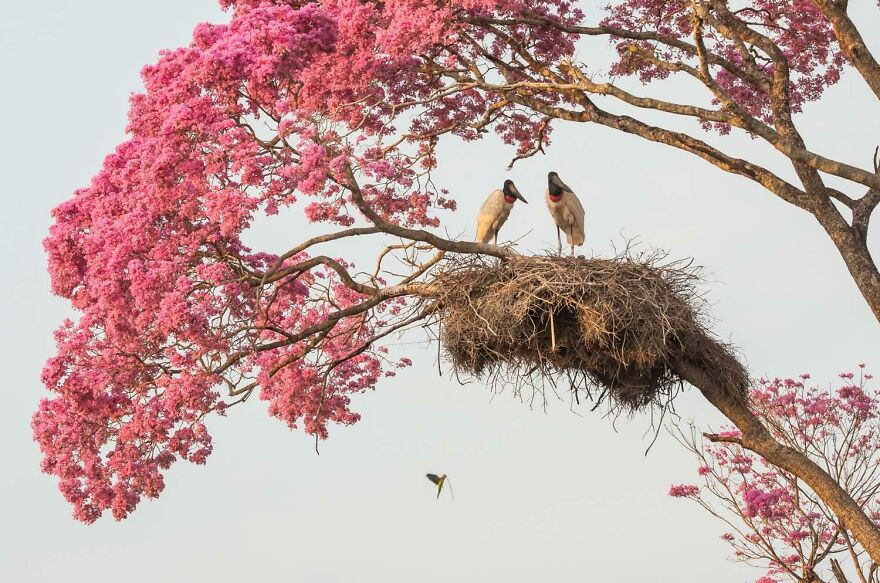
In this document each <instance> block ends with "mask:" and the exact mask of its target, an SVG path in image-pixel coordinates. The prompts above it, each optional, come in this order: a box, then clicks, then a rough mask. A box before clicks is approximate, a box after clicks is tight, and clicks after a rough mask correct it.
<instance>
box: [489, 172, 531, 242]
mask: <svg viewBox="0 0 880 583" xmlns="http://www.w3.org/2000/svg"><path fill="white" fill-rule="evenodd" d="M517 199H519V200H521V201H523V202H524V203H526V204H528V201H527V200H526V199H525V198H524V197H523V195H522V194H520V192H519V190H518V189H517V188H516V186H515V185H514V184H513V180H505V181H504V186H503V187H502V188H501V190H495V191H492V194H490V195H489V196H488V197H487V198H486V202H484V203H483V206H481V207H480V213H479V214H478V215H477V239H476V240H477V242H478V243H488V242H489V241H492V243H494V244H497V243H498V231H499V230H500V229H501V226H502V225H503V224H504V223H505V221H507V217H508V216H509V215H510V209H512V208H513V203H514V202H516V200H517Z"/></svg>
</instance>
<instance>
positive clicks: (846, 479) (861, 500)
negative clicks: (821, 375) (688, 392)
mask: <svg viewBox="0 0 880 583" xmlns="http://www.w3.org/2000/svg"><path fill="white" fill-rule="evenodd" d="M862 366H864V365H862ZM809 378H810V375H808V374H805V375H802V376H801V377H800V378H798V379H784V380H781V379H773V380H767V379H762V380H761V381H760V382H759V384H758V386H757V387H756V388H755V390H753V392H752V394H751V405H752V408H753V409H754V410H755V412H756V414H757V415H758V416H759V417H760V418H761V420H762V421H763V422H764V423H765V424H766V426H767V427H768V428H769V429H770V430H771V432H772V433H773V434H774V436H775V437H776V438H777V439H778V440H779V441H780V442H781V443H784V444H786V445H789V446H791V447H793V448H795V449H796V450H798V451H801V452H803V453H804V454H806V455H807V456H809V457H810V458H811V459H813V460H814V461H816V462H817V463H818V464H819V465H820V466H821V467H822V468H823V469H825V470H826V471H827V472H828V473H829V474H831V475H832V476H833V477H834V478H835V479H836V480H837V481H838V482H839V483H841V484H843V485H845V487H846V490H847V492H849V493H850V494H851V495H852V497H853V498H854V499H855V500H856V502H857V503H858V504H860V505H861V506H862V507H863V508H864V509H865V511H866V512H867V513H868V515H869V516H870V517H871V519H872V520H873V521H874V523H875V524H877V525H878V526H880V493H878V490H880V467H878V462H880V392H878V391H877V390H876V389H869V388H868V383H869V382H870V381H871V379H872V376H871V375H870V374H866V373H864V372H862V374H860V376H859V378H858V379H856V378H855V376H854V375H853V374H852V373H844V374H842V375H841V378H842V379H843V382H842V386H840V387H839V388H838V389H836V390H834V391H828V390H821V389H818V388H816V387H814V386H810V385H808V384H806V383H807V381H808V379H809ZM681 437H682V438H683V440H682V441H683V443H684V444H685V445H686V447H688V449H690V450H691V452H693V453H694V454H695V456H696V458H697V460H698V463H699V466H698V468H697V474H698V475H699V476H700V478H701V481H702V482H703V486H702V488H700V487H699V486H697V485H694V484H680V485H674V486H672V487H671V488H670V490H669V495H670V496H673V497H678V498H689V499H692V500H695V501H697V502H698V503H699V504H700V505H701V506H702V507H703V508H704V509H705V510H707V511H709V512H710V513H711V514H713V515H714V516H716V517H718V518H720V519H722V520H723V521H724V522H725V523H726V525H727V528H728V529H729V530H728V531H727V532H725V533H724V534H723V535H722V537H721V538H722V539H723V540H725V541H726V542H728V543H729V544H730V545H731V546H732V547H733V550H734V554H735V556H736V557H737V558H738V559H740V560H743V561H748V562H750V563H752V564H757V565H762V566H765V567H767V568H769V571H768V572H767V574H766V575H765V576H764V578H762V579H761V580H760V581H763V582H765V583H770V582H774V581H778V580H780V578H786V579H790V580H793V581H805V580H814V579H811V577H815V576H816V575H817V573H818V572H820V571H822V570H829V571H832V572H833V571H835V570H837V571H839V570H840V569H841V563H843V564H846V563H850V564H849V567H848V569H850V570H855V569H857V570H858V571H859V572H860V578H859V580H862V581H864V580H867V581H875V580H876V579H875V577H877V576H878V575H880V574H878V573H877V565H876V563H872V562H871V561H870V560H865V559H861V558H859V557H860V556H861V555H862V554H863V550H862V549H861V548H860V546H859V545H858V543H857V542H856V541H855V540H854V539H853V537H852V534H851V532H850V531H849V528H848V526H847V525H846V524H845V522H844V521H843V520H842V519H841V518H840V517H838V516H837V515H836V514H835V513H834V512H833V511H832V510H830V509H829V508H828V505H827V504H825V503H824V501H823V500H822V499H821V498H819V497H818V496H816V494H815V493H814V492H813V491H812V490H811V489H810V488H809V487H807V486H806V485H805V484H804V483H803V482H802V481H801V480H799V479H798V478H797V476H794V475H792V474H791V473H789V472H786V471H782V470H780V469H779V468H777V467H774V466H772V465H770V464H768V463H767V462H766V460H764V459H762V458H760V457H758V456H755V455H753V454H751V453H749V452H747V451H745V450H744V449H743V448H742V446H741V445H740V442H739V438H740V433H739V432H738V431H727V432H724V433H720V434H717V435H708V436H707V437H708V439H709V440H710V443H706V444H702V443H700V442H699V440H697V439H695V438H694V437H695V436H693V435H681ZM853 561H854V563H853ZM829 563H830V566H829ZM834 574H835V575H836V573H834Z"/></svg>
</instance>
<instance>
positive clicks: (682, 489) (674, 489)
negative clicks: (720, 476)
mask: <svg viewBox="0 0 880 583" xmlns="http://www.w3.org/2000/svg"><path fill="white" fill-rule="evenodd" d="M699 493H700V488H699V487H698V486H694V485H692V484H679V485H672V486H670V487H669V495H670V496H672V497H673V498H689V497H691V496H696V495H697V494H699Z"/></svg>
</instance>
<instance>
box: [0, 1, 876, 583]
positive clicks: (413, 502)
mask: <svg viewBox="0 0 880 583" xmlns="http://www.w3.org/2000/svg"><path fill="white" fill-rule="evenodd" d="M6 4H7V6H4V8H3V9H2V11H0V78H2V79H4V80H5V83H4V90H3V91H2V92H0V107H2V110H3V111H5V112H6V118H5V119H4V123H3V127H2V134H0V135H2V137H0V161H2V162H0V164H2V166H0V168H2V171H3V176H4V177H5V180H6V182H5V187H4V194H3V200H5V201H6V207H5V209H4V212H3V213H2V215H0V221H2V227H3V228H2V231H0V233H2V235H0V237H2V238H0V246H2V247H0V248H2V251H3V257H4V258H5V261H4V267H5V270H4V271H5V273H6V282H5V285H3V286H2V287H0V306H2V310H0V317H2V321H0V323H2V346H0V354H2V355H3V362H4V365H5V366H4V369H5V370H6V371H7V372H6V374H7V381H8V382H7V386H8V388H7V391H6V392H7V394H8V396H7V398H6V399H5V401H4V406H3V407H2V408H0V442H2V443H3V453H4V462H5V463H4V466H3V469H2V472H0V524H2V526H0V580H2V581H9V582H19V581H21V582H31V581H34V582H36V581H57V580H64V581H65V582H67V583H77V582H80V581H83V582H85V581H88V582H95V581H98V582H103V581H122V580H124V581H128V582H131V583H140V582H147V581H150V582H155V581H201V580H206V581H212V582H227V581H229V582H233V581H234V582H240V581H244V580H248V581H251V580H257V581H281V580H284V581H291V580H292V581H318V582H333V581H340V582H347V581H358V582H383V583H388V582H404V581H424V582H431V583H433V582H438V583H439V582H441V581H453V580H454V581H496V580H503V581H506V582H508V583H519V582H527V581H528V582H531V581H535V580H541V581H545V580H546V581H603V582H604V581H607V582H621V583H623V582H633V581H650V582H660V581H663V582H666V581H668V582H690V581H694V582H702V581H715V582H719V583H734V582H740V581H751V580H754V579H756V578H758V577H759V576H760V575H761V574H762V572H761V571H759V570H756V569H754V568H751V567H748V566H744V565H741V564H738V563H734V562H731V561H730V560H729V558H728V557H729V554H730V553H729V551H728V547H727V546H726V545H725V543H723V542H722V541H721V540H720V539H719V535H720V534H721V533H722V532H723V529H722V526H721V525H720V524H719V523H717V522H715V521H714V520H712V519H711V518H710V517H709V516H706V515H704V514H703V513H702V512H701V511H700V510H699V509H698V508H697V507H696V506H695V505H693V504H691V503H689V502H687V501H681V500H675V499H672V498H669V497H668V496H667V495H666V492H667V490H668V487H669V484H670V483H672V482H687V481H694V480H695V478H696V475H695V464H694V463H693V462H692V460H691V459H690V458H689V457H688V456H687V455H686V454H685V452H684V451H683V450H682V449H681V448H680V447H679V446H678V445H677V444H676V443H675V442H674V441H673V440H672V439H671V438H670V437H669V436H668V435H665V434H661V436H660V439H659V441H658V443H657V445H655V447H654V448H653V449H652V450H651V451H650V453H649V454H648V455H647V457H646V456H645V455H644V452H645V448H646V447H647V446H648V443H649V442H650V439H651V435H650V434H648V435H646V431H647V430H648V424H649V419H648V417H647V415H637V416H636V417H635V418H633V419H632V420H629V421H623V420H622V421H619V422H618V423H617V424H616V427H615V426H612V423H611V422H610V421H609V420H608V419H603V418H602V417H601V415H599V414H596V413H594V414H590V413H588V411H587V410H586V409H585V408H583V409H580V410H577V411H575V412H571V411H569V410H568V407H567V405H566V404H564V403H559V404H556V405H554V406H552V407H551V408H550V410H549V412H547V413H545V412H543V411H541V410H530V409H529V407H528V406H527V405H526V404H523V403H520V402H518V401H516V400H514V399H513V398H512V397H511V396H510V395H509V394H502V395H500V396H498V397H496V398H495V399H494V400H491V402H490V398H491V393H490V392H489V390H488V389H487V388H486V387H485V386H484V385H482V384H480V383H479V382H477V383H473V384H469V385H466V386H460V385H459V384H458V383H456V382H455V381H454V380H452V379H450V378H449V377H448V375H445V376H443V377H439V376H438V375H437V372H436V365H435V361H434V354H435V347H433V346H432V347H428V348H425V347H424V346H422V345H421V344H417V343H414V342H412V340H414V339H412V338H411V339H404V340H403V341H402V342H401V343H399V345H398V346H396V350H397V351H398V354H400V355H407V356H411V357H413V359H414V360H415V361H416V363H417V364H416V366H415V367H413V368H412V369H410V370H407V371H405V372H404V373H403V374H401V375H400V376H399V377H397V378H396V379H393V380H392V381H391V382H383V383H382V384H381V385H380V386H379V388H378V389H377V390H376V391H375V392H374V393H371V394H365V395H361V396H358V397H357V398H356V400H355V408H356V409H357V410H359V411H360V412H362V413H363V416H364V418H363V420H362V421H361V422H360V423H358V424H356V425H355V426H353V427H351V428H346V429H339V428H335V429H331V438H330V439H329V440H328V441H327V442H324V443H323V444H322V447H321V455H320V456H317V455H316V454H315V452H314V449H313V442H312V440H311V439H310V438H309V437H308V436H306V435H305V434H303V433H301V432H290V431H289V430H287V428H286V427H285V426H284V425H283V424H282V423H280V422H279V421H277V420H275V419H272V418H270V417H269V416H268V415H267V414H266V407H265V404H264V403H263V402H261V401H259V400H258V399H251V400H250V401H249V402H247V403H246V404H245V405H244V406H243V407H236V408H234V409H233V410H232V411H230V414H229V417H228V418H226V419H218V420H216V421H215V422H214V423H212V424H211V428H212V431H213V432H214V436H215V451H214V454H213V455H212V456H211V457H210V459H209V461H208V464H207V465H206V466H202V467H197V466H192V465H190V464H187V463H185V462H181V463H179V464H176V465H175V466H174V467H173V468H172V470H171V471H170V472H168V474H167V480H166V481H167V488H166V491H165V492H164V493H163V494H162V496H161V497H160V498H159V499H158V500H156V501H144V502H142V503H141V505H140V506H139V507H138V509H137V510H136V511H135V512H134V514H133V515H132V516H131V517H130V518H129V519H127V520H125V521H123V522H115V521H114V520H113V519H112V518H111V517H109V516H108V517H105V518H104V519H102V520H100V521H99V522H98V523H96V524H94V525H91V526H86V525H83V524H81V523H78V522H76V521H74V520H73V519H72V518H71V517H70V512H71V509H70V507H69V506H68V504H67V503H66V502H65V501H64V500H63V498H62V496H61V495H60V493H58V491H57V487H56V481H55V479H54V478H52V477H49V476H45V475H42V474H41V473H40V471H39V459H40V456H39V451H38V448H37V446H36V445H35V444H34V443H33V442H32V441H31V430H30V417H31V415H32V413H33V411H34V410H35V408H36V404H37V401H38V400H39V399H40V398H41V397H43V396H45V394H46V393H45V391H44V389H43V387H42V385H41V383H40V380H39V374H40V370H41V368H42V365H43V362H44V361H45V359H46V358H47V357H48V356H49V355H50V354H52V352H53V350H54V346H53V343H52V339H51V334H52V330H53V329H54V328H55V327H56V326H57V324H58V323H59V322H60V320H61V319H62V318H63V317H64V316H65V315H67V314H68V313H69V312H68V309H69V308H68V307H67V305H66V304H65V303H64V302H63V301H61V300H60V299H58V298H54V297H52V296H50V295H49V291H48V277H47V274H46V269H45V263H46V262H45V257H44V254H43V252H42V247H41V239H42V238H43V237H44V236H45V234H46V231H47V228H48V226H49V211H50V209H51V208H52V207H54V206H55V205H57V204H58V203H60V202H61V201H63V200H65V199H67V198H68V197H70V195H71V193H72V192H73V190H74V189H75V188H78V187H80V186H83V185H85V184H87V183H88V180H89V179H90V177H91V176H92V175H93V174H94V173H95V172H96V170H97V169H98V168H99V166H100V163H101V160H102V159H103V157H104V155H106V154H107V153H108V152H110V151H111V150H112V149H113V147H114V146H115V145H116V144H117V143H119V142H120V141H122V140H123V139H124V135H123V129H124V126H125V119H126V117H125V116H126V110H127V105H128V104H127V98H128V95H129V93H130V92H132V91H135V90H138V89H139V87H140V82H139V76H138V72H139V70H140V68H141V67H142V66H143V65H144V64H146V63H148V62H152V61H153V60H154V59H155V57H156V54H157V52H158V51H159V50H160V49H162V48H166V47H176V46H179V45H181V44H185V43H186V42H188V40H189V37H190V32H191V30H192V27H193V25H194V24H195V23H197V22H200V21H204V20H214V21H217V20H221V19H223V18H224V15H223V14H222V13H221V12H220V11H219V10H218V8H217V7H216V2H215V1H214V0H188V1H187V2H179V1H172V0H154V1H153V2H149V3H147V2H133V1H120V0H115V1H110V0H106V1H104V0H83V1H79V2H73V1H63V0H54V1H52V0H30V1H29V2H16V3H11V2H7V3H6ZM851 5H852V8H853V9H854V10H856V11H857V12H858V11H859V10H861V11H862V12H866V13H870V17H871V19H872V22H871V26H869V27H868V28H867V29H866V30H865V31H864V36H865V38H866V39H872V38H873V39H880V34H878V32H880V22H878V21H880V18H878V10H877V7H876V4H875V3H874V2H873V0H871V1H870V2H868V1H867V0H863V1H862V2H852V3H851ZM877 45H878V43H876V42H875V49H877V50H878V51H880V46H877ZM592 51H596V52H595V53H593V52H592ZM603 51H604V48H603V47H601V46H599V47H598V48H597V47H595V46H593V45H591V46H589V47H584V48H582V49H581V53H580V55H581V57H582V58H590V57H591V56H592V55H593V54H596V55H600V54H602V52H603ZM596 58H599V57H596ZM634 87H636V88H638V87H637V86H634ZM670 91H672V92H680V91H681V88H680V87H677V86H673V87H670ZM679 95H681V94H680V93H679ZM878 114H880V108H878V104H877V101H876V99H873V98H872V97H871V96H870V94H869V92H868V90H867V89H866V88H865V87H864V85H863V83H862V82H861V81H860V79H858V78H857V77H856V76H855V75H853V74H848V75H847V76H846V78H845V79H844V81H843V82H842V83H841V84H840V85H839V86H838V87H835V88H834V89H832V90H831V91H829V92H828V94H827V98H826V99H825V100H823V102H821V103H820V104H813V105H811V106H809V107H808V108H807V112H806V114H805V115H804V116H802V118H803V119H801V120H800V121H801V123H802V127H803V129H804V131H805V133H806V136H807V143H808V144H809V145H810V146H811V147H813V148H815V149H816V150H818V151H819V152H821V153H826V154H829V155H832V156H839V157H840V158H841V159H843V160H848V161H852V162H854V163H858V164H861V165H862V166H867V165H868V164H869V159H870V156H871V152H872V151H873V148H874V146H875V145H876V142H878V141H880V115H878ZM720 143H724V144H727V147H728V149H729V150H730V151H732V152H734V153H740V154H741V155H749V156H752V157H757V158H758V159H759V160H767V161H768V162H767V163H768V164H771V165H773V164H774V163H773V162H772V161H771V158H772V157H771V155H770V154H768V153H767V152H766V151H765V149H763V148H761V147H760V145H759V144H757V143H755V142H751V141H749V140H748V139H740V140H736V141H725V142H720ZM510 156H511V155H510V153H509V152H508V151H507V150H505V149H504V148H503V147H501V146H500V145H499V144H498V143H497V142H496V141H494V140H487V141H485V142H484V143H478V144H469V145H466V146H462V145H461V144H456V143H453V142H450V143H448V144H446V145H445V146H443V148H442V155H441V170H440V171H439V172H438V175H437V180H438V182H439V183H441V184H443V185H445V186H447V187H449V188H450V189H451V191H452V193H453V194H454V195H455V196H456V198H457V199H458V201H459V204H460V210H459V211H458V212H457V213H455V214H454V215H453V216H451V217H449V219H448V221H447V223H446V224H447V227H448V229H449V230H450V231H451V232H455V233H459V232H464V236H472V234H473V217H474V216H475V213H476V209H477V208H478V207H479V205H480V203H481V202H482V200H483V198H484V197H485V195H486V194H487V193H488V192H489V191H491V190H492V189H494V188H497V187H498V185H499V184H500V183H501V182H502V181H503V180H504V179H505V178H507V177H511V178H513V179H514V180H515V181H516V182H517V184H518V186H519V187H520V190H521V191H522V192H523V194H524V195H525V196H526V197H527V198H528V199H529V200H530V201H531V204H530V205H528V206H525V205H518V206H517V207H516V208H515V209H514V212H513V214H512V216H511V219H510V221H509V222H508V225H507V226H506V227H505V230H504V231H502V239H508V238H514V237H520V236H523V239H522V241H521V243H520V249H521V251H523V252H530V251H533V252H538V251H541V250H543V249H546V248H549V247H550V246H551V244H552V245H553V246H555V230H554V229H553V228H552V225H551V223H550V219H549V216H548V215H547V214H546V209H545V208H544V207H543V203H542V201H541V198H542V192H543V185H544V180H545V178H544V177H545V175H546V172H547V171H548V170H550V169H553V170H556V171H558V172H559V174H560V175H561V176H562V178H563V179H564V180H565V181H566V182H567V183H568V184H569V185H571V186H572V187H573V188H574V189H575V190H576V191H577V192H578V193H579V194H580V196H581V200H582V201H583V203H584V206H585V208H586V209H587V246H586V248H585V252H588V253H595V254H597V255H609V254H610V253H611V250H612V243H617V244H618V245H619V244H620V243H621V241H622V240H623V237H624V236H628V237H638V238H639V239H640V240H641V241H642V242H643V243H645V244H646V245H651V246H655V247H661V248H665V249H668V250H669V251H670V252H671V254H672V256H673V257H694V258H695V260H696V262H697V263H699V264H701V265H704V266H706V268H707V270H708V272H709V274H710V279H711V281H710V283H709V289H710V290H711V298H712V301H713V303H714V312H715V314H716V316H717V317H718V320H719V321H718V325H717V331H718V333H719V334H720V335H721V336H722V337H723V338H725V339H728V340H730V341H732V342H734V343H735V344H736V345H737V346H738V347H739V349H740V350H741V352H742V354H743V355H744V357H745V359H746V361H747V363H748V365H749V368H750V371H751V372H752V374H753V375H754V376H760V375H779V376H783V375H788V376H791V375H796V374H798V373H801V372H804V371H810V372H811V373H813V375H814V378H815V379H816V380H818V381H819V382H821V383H823V384H827V383H828V382H834V380H835V379H836V377H835V375H836V373H837V372H840V371H842V370H847V369H852V368H853V367H855V365H856V363H858V362H866V363H868V365H869V367H874V368H875V369H878V368H880V325H878V324H877V322H876V321H875V320H874V318H873V317H872V315H871V313H870V312H869V310H868V308H867V307H866V305H865V303H864V301H863V300H862V298H861V297H860V295H859V294H858V292H857V290H856V288H855V286H854V284H852V283H851V281H850V279H849V276H848V274H847V272H846V270H845V268H844V266H843V263H842V261H841V260H840V259H839V257H838V256H837V254H836V251H835V250H834V248H833V246H832V245H831V243H830V242H829V241H828V240H827V239H826V237H825V235H824V233H823V232H822V231H821V229H820V228H819V226H818V225H817V224H816V223H815V221H814V220H813V219H811V217H809V216H808V215H806V214H804V213H803V212H801V211H799V210H797V209H795V208H793V207H789V206H788V205H786V204H785V203H783V202H781V201H779V200H776V199H774V198H772V196H771V195H769V194H768V193H767V192H766V191H764V190H762V189H761V188H759V187H757V186H755V185H753V184H752V183H750V182H748V181H746V180H744V179H740V178H738V177H734V176H730V175H726V174H723V173H722V172H721V171H718V170H716V169H714V168H711V167H709V166H708V165H706V164H705V163H703V162H702V161H699V160H696V159H695V158H693V157H691V156H689V155H687V154H684V153H679V152H674V151H671V150H669V149H665V148H663V147H661V146H658V145H654V144H650V143H647V142H644V141H642V140H640V139H639V138H636V137H632V136H627V135H623V134H618V133H614V132H612V131H610V130H604V129H602V128H599V127H595V126H584V125H568V126H565V125H563V126H559V129H558V131H557V132H556V133H555V137H554V143H553V145H552V147H551V148H550V149H549V152H548V155H547V156H545V157H541V158H535V159H531V160H528V161H526V162H524V163H521V164H519V165H518V166H517V167H516V168H515V169H514V170H513V171H512V172H510V173H508V172H506V171H505V170H504V169H505V167H506V165H507V161H508V160H509V158H510ZM773 167H774V168H775V167H777V166H775V165H774V166H773ZM851 192H853V193H858V192H859V191H858V190H854V191H851ZM309 229H311V227H307V226H305V225H304V220H303V219H302V218H301V217H299V216H298V215H297V214H295V213H287V214H282V215H280V216H278V217H274V218H273V219H272V220H265V221H260V222H258V223H257V225H256V226H255V228H254V229H253V231H252V232H251V233H249V234H248V241H249V242H250V243H252V244H253V245H254V246H255V247H257V246H259V247H261V248H265V249H269V250H273V251H278V250H281V249H284V248H287V247H289V246H292V245H293V244H295V243H296V242H298V241H299V240H301V239H302V238H303V234H304V233H306V232H308V231H309ZM878 240H880V239H878V235H877V231H876V227H875V232H874V235H873V237H872V246H873V249H874V251H875V254H876V253H877V252H878V251H880V249H878ZM341 252H346V250H345V249H342V250H341ZM446 368H448V367H446ZM677 408H678V412H679V414H680V415H681V416H682V417H683V419H685V420H687V419H691V418H692V419H694V420H695V422H696V423H697V424H698V425H699V426H700V427H706V426H708V425H711V424H716V426H717V423H718V417H717V416H716V415H714V414H713V412H712V411H711V410H710V409H709V407H708V406H707V405H706V404H704V403H703V402H702V401H701V399H700V398H699V395H698V394H697V393H696V391H694V390H690V391H687V392H686V394H684V395H683V396H682V397H681V398H680V399H679V401H678V404H677ZM425 472H435V473H447V474H449V476H450V478H451V480H452V484H453V486H454V488H455V499H454V500H451V499H450V498H448V497H445V496H444V497H443V498H441V499H440V500H439V501H438V500H435V498H434V492H433V490H432V486H431V484H430V483H429V482H428V481H427V480H426V479H425V477H424V474H425Z"/></svg>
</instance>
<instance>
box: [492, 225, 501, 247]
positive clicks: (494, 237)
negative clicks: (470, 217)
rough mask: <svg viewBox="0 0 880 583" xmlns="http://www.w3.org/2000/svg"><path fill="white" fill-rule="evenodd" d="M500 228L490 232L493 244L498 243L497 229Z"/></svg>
mask: <svg viewBox="0 0 880 583" xmlns="http://www.w3.org/2000/svg"><path fill="white" fill-rule="evenodd" d="M500 230H501V229H496V230H495V232H494V233H493V234H492V244H493V245H497V244H498V231H500Z"/></svg>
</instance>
